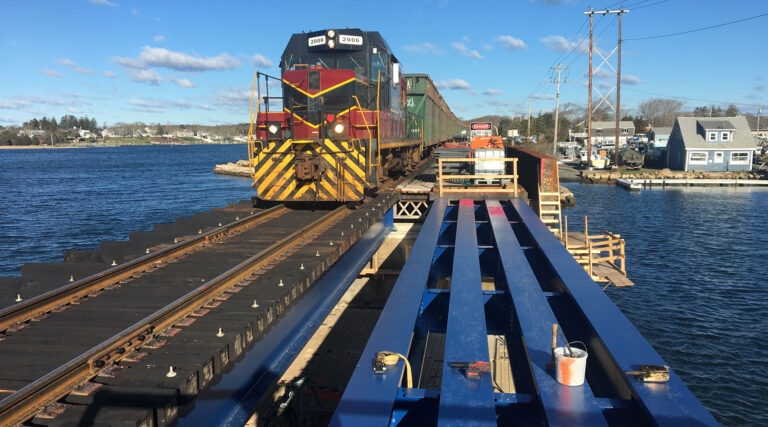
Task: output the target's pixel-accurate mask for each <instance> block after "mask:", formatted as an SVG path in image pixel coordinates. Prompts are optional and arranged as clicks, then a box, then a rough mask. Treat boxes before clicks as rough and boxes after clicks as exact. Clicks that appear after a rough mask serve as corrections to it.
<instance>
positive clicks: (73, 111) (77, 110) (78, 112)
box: [67, 105, 83, 114]
mask: <svg viewBox="0 0 768 427" xmlns="http://www.w3.org/2000/svg"><path fill="white" fill-rule="evenodd" d="M67 111H69V112H70V113H75V114H80V113H82V112H83V110H81V109H79V108H75V107H73V106H71V105H70V106H67Z"/></svg>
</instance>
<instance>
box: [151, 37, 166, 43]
mask: <svg viewBox="0 0 768 427" xmlns="http://www.w3.org/2000/svg"><path fill="white" fill-rule="evenodd" d="M152 40H154V41H155V43H162V42H164V41H165V36H155V37H153V38H152Z"/></svg>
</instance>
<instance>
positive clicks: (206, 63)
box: [112, 46, 240, 72]
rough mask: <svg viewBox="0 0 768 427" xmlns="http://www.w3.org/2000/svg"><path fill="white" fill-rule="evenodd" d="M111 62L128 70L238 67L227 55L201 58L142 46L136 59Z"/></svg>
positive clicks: (118, 59)
mask: <svg viewBox="0 0 768 427" xmlns="http://www.w3.org/2000/svg"><path fill="white" fill-rule="evenodd" d="M112 62H115V63H117V64H120V65H122V66H125V67H128V68H137V69H148V68H152V67H162V68H170V69H173V70H178V71H196V72H199V71H210V70H229V69H233V68H237V67H239V66H240V61H238V60H237V59H235V58H233V57H232V56H230V55H229V54H227V53H222V54H221V55H219V56H212V57H207V58H205V57H201V56H197V55H190V54H188V53H184V52H174V51H171V50H168V49H163V48H160V47H149V46H144V47H143V48H142V50H141V54H140V55H139V57H138V58H125V57H119V56H115V57H113V58H112Z"/></svg>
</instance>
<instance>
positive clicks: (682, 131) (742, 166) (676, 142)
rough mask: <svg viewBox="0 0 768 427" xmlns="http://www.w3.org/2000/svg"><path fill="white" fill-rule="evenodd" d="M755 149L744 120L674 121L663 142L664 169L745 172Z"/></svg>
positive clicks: (727, 118) (728, 118)
mask: <svg viewBox="0 0 768 427" xmlns="http://www.w3.org/2000/svg"><path fill="white" fill-rule="evenodd" d="M755 148H757V144H755V140H754V138H753V137H752V133H751V131H750V129H749V124H748V123H747V119H746V117H678V118H677V119H675V125H674V126H673V127H672V133H671V134H670V136H669V141H668V142H667V167H668V168H670V169H676V170H684V171H708V172H723V171H748V170H752V156H753V155H754V152H755Z"/></svg>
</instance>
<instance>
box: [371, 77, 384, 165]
mask: <svg viewBox="0 0 768 427" xmlns="http://www.w3.org/2000/svg"><path fill="white" fill-rule="evenodd" d="M380 95H381V70H379V77H378V79H377V80H376V151H377V157H378V163H373V162H372V161H371V153H370V152H371V151H373V150H369V152H368V169H369V170H370V168H372V167H374V166H381V116H380V114H379V113H380V111H379V97H380Z"/></svg>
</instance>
